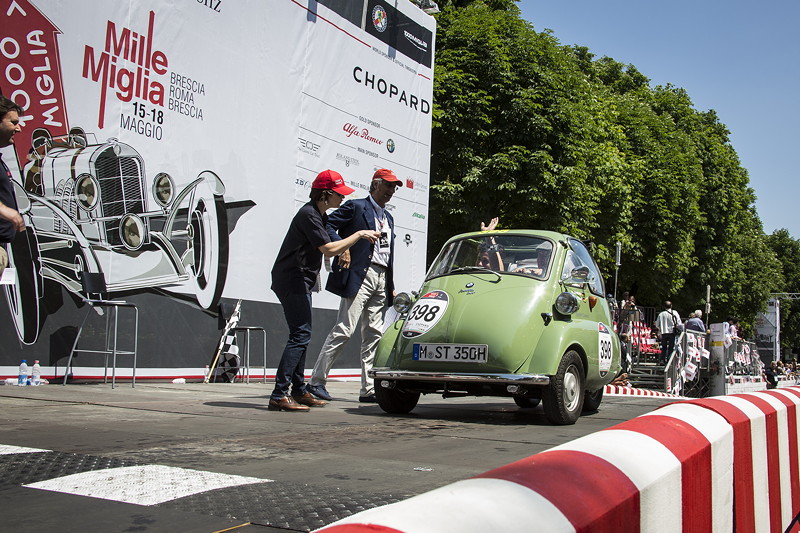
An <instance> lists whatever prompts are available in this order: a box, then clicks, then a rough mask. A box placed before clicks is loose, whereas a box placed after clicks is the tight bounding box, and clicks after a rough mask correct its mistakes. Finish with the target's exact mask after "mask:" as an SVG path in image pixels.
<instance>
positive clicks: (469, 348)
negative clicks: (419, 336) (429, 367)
mask: <svg viewBox="0 0 800 533" xmlns="http://www.w3.org/2000/svg"><path fill="white" fill-rule="evenodd" d="M413 359H414V360H415V361H450V362H453V363H485V362H486V361H488V360H489V345H488V344H428V343H415V344H414V353H413Z"/></svg>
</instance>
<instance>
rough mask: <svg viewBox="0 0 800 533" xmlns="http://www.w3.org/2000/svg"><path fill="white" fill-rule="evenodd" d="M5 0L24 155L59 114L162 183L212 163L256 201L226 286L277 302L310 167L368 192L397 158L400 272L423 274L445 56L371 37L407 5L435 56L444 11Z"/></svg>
mask: <svg viewBox="0 0 800 533" xmlns="http://www.w3.org/2000/svg"><path fill="white" fill-rule="evenodd" d="M358 1H359V2H360V0H358ZM323 3H328V4H331V2H323ZM333 4H335V2H334V3H333ZM0 7H1V8H2V11H0V17H4V18H3V33H4V34H6V35H5V36H4V37H3V38H2V47H0V50H2V55H0V61H2V63H0V67H2V68H3V69H4V70H3V72H4V73H5V76H4V77H3V76H1V75H0V88H2V90H3V94H5V95H6V96H11V95H13V98H14V100H15V101H17V102H18V103H20V104H22V105H24V106H25V108H26V109H25V110H26V117H25V118H26V119H27V120H26V123H25V124H24V126H25V129H26V131H23V133H21V134H20V135H19V136H18V137H22V139H20V141H18V154H25V153H27V147H28V146H30V132H31V131H32V129H33V128H34V127H37V126H41V125H43V123H44V125H46V126H47V127H48V128H49V129H50V130H51V133H53V134H54V135H57V134H59V133H66V131H67V130H68V128H69V127H75V126H80V127H82V128H83V129H84V130H85V131H86V132H88V133H92V134H94V135H95V136H96V138H97V139H98V140H104V139H107V138H111V137H116V138H118V139H120V140H121V141H122V142H125V143H127V144H130V145H131V146H133V147H134V148H135V149H136V150H137V151H138V152H139V153H140V154H141V155H142V157H143V159H144V161H145V170H146V175H147V179H148V180H150V181H151V180H152V179H153V177H154V176H155V175H156V174H157V173H158V172H167V173H169V174H170V175H172V176H173V177H174V178H175V181H176V185H177V186H178V188H179V189H180V188H181V187H182V186H183V185H185V184H187V183H189V182H190V181H191V180H193V179H194V178H196V177H197V175H198V174H199V173H200V172H202V171H204V170H212V171H213V172H214V173H216V174H217V175H218V176H219V177H220V179H221V180H222V181H223V183H224V184H225V188H226V192H225V201H226V203H227V204H228V205H248V204H247V202H252V204H254V205H251V206H250V208H249V209H245V210H244V214H243V215H241V218H240V219H238V221H236V224H235V228H234V227H233V225H232V226H231V228H230V229H231V234H230V264H229V269H228V274H227V280H226V285H225V290H224V293H223V296H224V297H228V298H243V299H246V300H251V301H259V302H276V301H277V300H276V298H275V296H274V294H273V293H272V292H271V291H270V290H269V284H270V279H269V271H270V269H271V267H272V263H273V261H274V258H275V256H276V254H277V250H278V248H279V246H280V243H281V240H282V239H283V236H284V234H285V231H286V228H287V227H288V224H289V221H290V220H291V217H292V216H293V215H294V213H295V212H296V210H297V209H298V208H299V207H300V206H301V205H302V203H304V202H305V201H307V197H308V188H309V184H310V182H311V180H313V178H314V176H315V175H316V173H317V172H319V171H321V170H324V169H326V168H332V169H334V170H337V171H338V172H340V173H341V174H342V175H343V176H344V177H345V179H346V180H347V182H348V183H349V184H350V185H351V186H352V187H354V188H355V189H356V190H357V192H356V193H355V194H354V195H353V196H354V197H358V196H365V195H366V194H367V188H368V186H369V180H370V177H371V175H372V173H373V172H374V170H375V169H377V168H381V167H387V168H391V169H393V170H395V172H396V173H397V175H398V176H399V177H400V178H401V179H402V180H403V181H404V185H405V186H404V187H403V188H401V189H399V190H398V192H397V193H396V194H395V197H394V199H393V200H392V202H391V204H390V205H389V209H390V210H391V212H392V214H393V215H394V218H395V221H396V226H397V228H396V231H397V240H398V241H397V243H396V252H397V253H396V257H397V259H396V261H397V263H396V269H395V271H396V273H397V274H396V277H397V279H396V285H397V287H398V289H399V290H411V289H416V288H417V287H418V286H419V284H420V283H421V280H422V276H423V275H424V268H425V247H426V230H427V217H428V186H429V159H430V131H431V111H432V99H433V98H432V78H433V71H432V64H431V65H430V66H425V65H423V64H420V63H419V62H417V61H415V60H414V59H412V58H409V57H408V56H406V55H404V54H403V53H401V52H398V51H397V49H395V47H392V46H389V45H388V44H386V43H385V42H383V41H382V40H381V39H379V38H376V37H375V36H373V35H372V34H374V33H375V32H376V31H380V30H379V27H380V26H381V25H385V24H386V22H387V17H388V18H389V21H388V22H389V24H390V25H391V23H392V20H391V18H392V17H394V16H395V15H396V10H400V11H402V12H403V13H404V15H405V17H407V19H408V20H410V21H412V22H413V23H412V24H409V23H408V20H406V21H405V26H404V28H403V29H401V30H400V31H399V32H398V34H399V35H400V36H401V37H400V38H403V37H404V38H405V39H406V42H405V43H404V46H398V47H397V48H399V49H404V47H405V48H408V45H409V43H411V44H413V46H416V47H417V48H420V49H422V48H428V47H429V48H430V50H429V57H432V49H433V46H434V43H433V42H427V41H425V40H424V39H420V38H419V37H417V36H415V35H411V33H414V31H415V28H416V29H419V28H424V29H426V30H428V31H429V32H430V34H431V35H433V34H434V33H435V22H434V20H433V18H431V17H429V16H427V15H425V14H424V13H422V12H421V11H419V10H418V9H417V8H416V7H414V6H413V5H412V4H410V3H409V2H407V1H405V0H399V1H398V0H395V1H393V2H386V1H380V0H369V1H368V2H365V8H364V20H363V24H364V28H367V25H372V30H370V31H365V29H362V28H361V27H358V26H357V25H355V24H353V23H352V22H350V21H348V20H346V19H345V18H342V17H340V16H339V15H338V14H337V13H336V12H334V11H333V10H330V9H328V8H327V7H325V6H324V5H322V3H318V2H316V1H314V0H302V1H301V0H296V1H295V0H266V1H265V0H236V1H233V0H169V1H167V0H135V1H133V0H131V1H128V2H125V1H115V2H107V1H105V0H70V1H68V2H67V1H64V0H32V1H29V0H0ZM12 28H13V30H12ZM409 30H410V31H409ZM371 33H372V34H371ZM431 40H432V38H431ZM429 62H430V61H429ZM54 108H57V109H56V111H53V110H54ZM48 116H49V117H50V118H48ZM59 130H60V131H59ZM23 141H24V142H23ZM21 159H22V160H23V161H22V162H23V164H24V155H23V156H21ZM323 281H324V280H323ZM178 292H180V289H178ZM314 302H315V307H323V308H328V309H332V308H335V307H337V305H338V298H336V297H335V296H333V295H330V294H327V293H323V294H322V295H320V296H319V297H317V298H315V300H314Z"/></svg>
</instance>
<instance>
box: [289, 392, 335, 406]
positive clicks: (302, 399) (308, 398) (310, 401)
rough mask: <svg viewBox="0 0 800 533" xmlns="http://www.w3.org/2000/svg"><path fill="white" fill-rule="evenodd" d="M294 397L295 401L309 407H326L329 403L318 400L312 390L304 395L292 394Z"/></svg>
mask: <svg viewBox="0 0 800 533" xmlns="http://www.w3.org/2000/svg"><path fill="white" fill-rule="evenodd" d="M292 398H294V401H295V402H297V403H299V404H301V405H307V406H309V407H324V406H325V405H327V403H328V402H323V401H322V400H317V399H316V398H314V395H313V394H311V393H310V392H307V393H305V394H303V395H302V396H292Z"/></svg>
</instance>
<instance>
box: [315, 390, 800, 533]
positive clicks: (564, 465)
mask: <svg viewBox="0 0 800 533" xmlns="http://www.w3.org/2000/svg"><path fill="white" fill-rule="evenodd" d="M799 405H800V387H787V388H783V389H775V390H770V391H763V392H753V393H747V394H739V395H732V396H717V397H713V398H704V399H697V400H690V401H685V402H679V403H672V404H668V405H665V406H663V407H661V408H659V409H657V410H655V411H653V412H652V413H648V414H645V415H642V416H640V417H637V418H634V419H632V420H629V421H627V422H623V423H621V424H618V425H616V426H613V427H611V428H609V429H606V430H603V431H598V432H596V433H593V434H590V435H587V436H585V437H581V438H579V439H576V440H574V441H571V442H569V443H567V444H563V445H561V446H557V447H555V448H552V449H550V450H547V451H544V452H542V453H538V454H536V455H533V456H531V457H528V458H526V459H522V460H520V461H517V462H515V463H512V464H509V465H507V466H504V467H501V468H497V469H495V470H491V471H489V472H486V473H485V474H481V475H479V476H476V477H474V478H471V479H467V480H463V481H458V482H456V483H453V484H450V485H447V486H445V487H442V488H439V489H435V490H433V491H430V492H427V493H424V494H420V495H419V496H415V497H413V498H410V499H408V500H404V501H401V502H398V503H394V504H391V505H387V506H383V507H377V508H374V509H370V510H367V511H363V512H361V513H358V514H355V515H353V516H350V517H348V518H345V519H343V520H341V521H339V522H336V523H334V524H331V525H329V526H327V527H325V528H322V529H321V530H319V531H322V532H325V533H366V532H370V533H379V532H382V533H396V532H404V533H449V532H459V533H465V532H486V531H498V532H507V531H533V532H539V531H541V532H548V533H552V532H572V531H575V532H577V531H590V532H601V533H605V532H608V533H619V532H658V533H671V532H675V533H679V532H682V533H708V532H724V533H730V532H732V531H737V532H751V531H752V532H770V533H778V532H782V531H792V532H796V531H800V528H798V527H797V525H796V524H793V519H794V517H795V516H796V515H797V514H798V512H800V466H799V465H798V429H799V428H800V425H799V424H798V418H799V417H800V410H798V406H799Z"/></svg>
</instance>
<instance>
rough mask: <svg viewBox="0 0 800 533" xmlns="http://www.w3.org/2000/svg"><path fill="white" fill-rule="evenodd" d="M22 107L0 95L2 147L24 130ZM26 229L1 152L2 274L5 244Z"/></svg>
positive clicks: (8, 144) (5, 261)
mask: <svg viewBox="0 0 800 533" xmlns="http://www.w3.org/2000/svg"><path fill="white" fill-rule="evenodd" d="M20 114H22V108H21V107H20V106H18V105H17V104H15V103H14V102H13V101H12V100H9V99H8V98H6V97H5V96H3V95H0V148H5V147H6V146H11V145H13V144H14V135H16V134H17V133H19V132H20V131H22V128H21V126H20V125H19V116H20ZM24 230H25V222H24V221H23V220H22V216H21V215H20V214H19V211H17V197H16V195H15V194H14V186H13V184H12V182H11V170H9V168H8V165H6V162H5V161H3V157H2V154H0V275H2V273H3V270H4V269H5V267H6V266H7V265H8V255H7V254H6V250H5V245H8V243H10V242H11V241H13V240H14V237H15V236H16V235H17V232H18V231H24Z"/></svg>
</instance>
